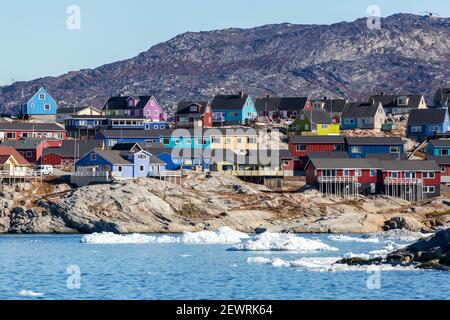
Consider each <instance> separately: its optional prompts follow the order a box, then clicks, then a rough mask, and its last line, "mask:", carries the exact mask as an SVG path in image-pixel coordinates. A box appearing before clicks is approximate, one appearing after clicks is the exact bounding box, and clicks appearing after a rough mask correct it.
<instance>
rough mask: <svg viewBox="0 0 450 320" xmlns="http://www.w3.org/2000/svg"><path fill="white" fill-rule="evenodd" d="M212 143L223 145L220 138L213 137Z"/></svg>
mask: <svg viewBox="0 0 450 320" xmlns="http://www.w3.org/2000/svg"><path fill="white" fill-rule="evenodd" d="M211 141H212V143H222V139H221V138H220V137H212V138H211Z"/></svg>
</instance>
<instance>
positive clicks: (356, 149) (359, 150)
mask: <svg viewBox="0 0 450 320" xmlns="http://www.w3.org/2000/svg"><path fill="white" fill-rule="evenodd" d="M352 153H362V148H361V147H359V146H357V147H352Z"/></svg>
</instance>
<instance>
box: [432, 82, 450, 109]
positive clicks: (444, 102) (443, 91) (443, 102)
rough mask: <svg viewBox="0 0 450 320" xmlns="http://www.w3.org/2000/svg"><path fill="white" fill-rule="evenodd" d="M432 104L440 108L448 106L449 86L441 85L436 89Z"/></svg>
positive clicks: (449, 97) (449, 104)
mask: <svg viewBox="0 0 450 320" xmlns="http://www.w3.org/2000/svg"><path fill="white" fill-rule="evenodd" d="M434 105H435V106H437V107H440V108H446V107H449V106H450V88H448V87H447V88H444V87H441V88H439V89H437V90H436V94H435V95H434Z"/></svg>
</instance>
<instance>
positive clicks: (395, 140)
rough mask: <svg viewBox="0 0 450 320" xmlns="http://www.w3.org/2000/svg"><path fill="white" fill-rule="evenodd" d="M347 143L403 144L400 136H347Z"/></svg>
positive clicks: (367, 144)
mask: <svg viewBox="0 0 450 320" xmlns="http://www.w3.org/2000/svg"><path fill="white" fill-rule="evenodd" d="M346 140H347V144H348V145H364V146H381V145H383V146H392V145H403V140H402V138H400V137H347V138H346Z"/></svg>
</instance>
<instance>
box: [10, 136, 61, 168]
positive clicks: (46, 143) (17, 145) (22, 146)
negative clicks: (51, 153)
mask: <svg viewBox="0 0 450 320" xmlns="http://www.w3.org/2000/svg"><path fill="white" fill-rule="evenodd" d="M61 143H62V141H61V140H53V139H38V138H26V139H20V140H6V141H4V142H3V143H2V146H9V147H13V148H14V149H15V150H17V151H18V152H19V153H20V154H21V155H22V156H23V157H24V158H25V159H26V160H27V161H28V162H30V163H38V162H39V161H40V160H41V156H42V152H43V150H44V149H45V148H49V147H60V146H61Z"/></svg>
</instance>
